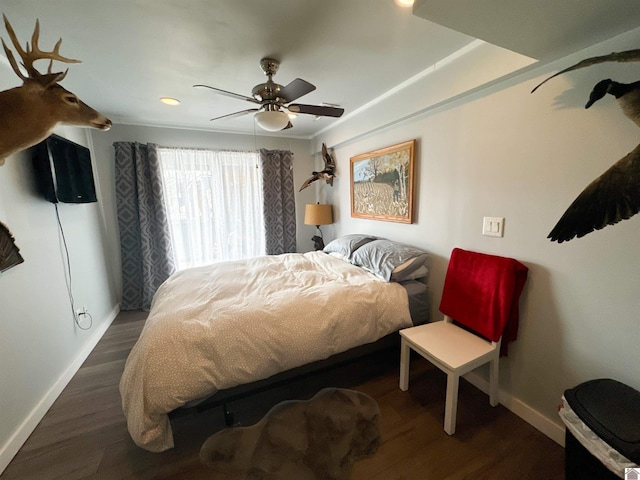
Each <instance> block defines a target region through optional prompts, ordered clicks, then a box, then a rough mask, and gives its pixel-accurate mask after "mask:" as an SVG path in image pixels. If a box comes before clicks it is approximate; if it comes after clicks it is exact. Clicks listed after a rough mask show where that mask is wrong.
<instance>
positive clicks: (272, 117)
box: [254, 110, 289, 132]
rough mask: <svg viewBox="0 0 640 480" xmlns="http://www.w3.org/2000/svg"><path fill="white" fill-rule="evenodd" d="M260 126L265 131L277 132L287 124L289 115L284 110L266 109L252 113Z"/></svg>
mask: <svg viewBox="0 0 640 480" xmlns="http://www.w3.org/2000/svg"><path fill="white" fill-rule="evenodd" d="M254 118H255V121H256V123H257V124H258V126H259V127H260V128H262V129H263V130H266V131H267V132H278V131H280V130H282V129H283V128H284V127H286V126H287V125H288V124H289V116H288V115H287V114H286V113H285V112H280V111H273V110H266V111H263V112H258V113H256V114H255V115H254Z"/></svg>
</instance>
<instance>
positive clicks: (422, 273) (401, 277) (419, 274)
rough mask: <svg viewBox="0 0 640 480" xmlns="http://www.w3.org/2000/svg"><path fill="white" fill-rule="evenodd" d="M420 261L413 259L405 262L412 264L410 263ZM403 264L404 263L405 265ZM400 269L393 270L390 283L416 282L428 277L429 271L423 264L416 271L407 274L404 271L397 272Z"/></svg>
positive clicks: (417, 258)
mask: <svg viewBox="0 0 640 480" xmlns="http://www.w3.org/2000/svg"><path fill="white" fill-rule="evenodd" d="M420 260H421V259H420V258H419V257H413V258H412V259H411V260H407V262H412V261H420ZM407 262H404V263H407ZM404 263H403V264H402V265H400V267H402V266H403V265H404ZM400 267H396V268H394V269H393V272H391V281H392V282H404V281H407V280H418V279H420V278H425V277H427V276H428V275H429V269H428V268H427V267H426V266H425V265H424V264H423V265H420V266H419V267H418V268H417V269H415V270H413V271H409V272H408V273H407V270H406V269H404V268H403V269H401V270H398V269H399V268H400Z"/></svg>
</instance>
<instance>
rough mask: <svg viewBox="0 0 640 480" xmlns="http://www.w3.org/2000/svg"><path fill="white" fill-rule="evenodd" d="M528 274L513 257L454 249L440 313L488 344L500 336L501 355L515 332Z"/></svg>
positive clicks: (513, 337) (505, 352)
mask: <svg viewBox="0 0 640 480" xmlns="http://www.w3.org/2000/svg"><path fill="white" fill-rule="evenodd" d="M528 271H529V269H528V268H527V267H526V266H524V265H523V264H522V263H520V262H518V261H517V260H514V259H513V258H506V257H499V256H496V255H487V254H484V253H477V252H470V251H467V250H462V249H460V248H454V249H453V251H452V252H451V259H450V260H449V268H448V270H447V276H446V277H445V281H444V290H443V292H442V301H441V302H440V311H441V312H442V313H444V314H445V315H448V316H449V317H451V318H452V319H453V320H455V321H456V322H458V323H460V324H462V325H464V326H466V327H468V328H470V329H472V330H474V331H476V332H478V333H479V334H480V335H482V336H483V337H485V338H487V339H489V340H491V341H494V342H496V341H498V340H499V339H500V337H501V336H502V345H501V348H500V354H501V355H503V356H504V355H506V354H507V343H508V342H511V341H513V340H515V339H516V336H517V333H518V319H519V313H518V299H519V298H520V294H521V293H522V288H523V287H524V284H525V282H526V280H527V272H528Z"/></svg>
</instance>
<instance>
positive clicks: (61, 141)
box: [32, 134, 97, 203]
mask: <svg viewBox="0 0 640 480" xmlns="http://www.w3.org/2000/svg"><path fill="white" fill-rule="evenodd" d="M32 159H33V167H34V171H35V179H36V187H37V189H38V192H39V193H40V194H41V195H42V196H43V197H44V198H45V199H46V200H48V201H50V202H52V203H58V202H63V203H90V202H97V198H96V188H95V184H94V181H93V168H92V167H91V152H90V151H89V149H88V148H87V147H83V146H82V145H78V144H77V143H74V142H72V141H71V140H67V139H66V138H62V137H60V136H58V135H55V134H53V135H51V136H50V137H48V138H47V139H46V140H44V141H42V142H41V143H39V144H37V145H36V146H34V147H33V148H32Z"/></svg>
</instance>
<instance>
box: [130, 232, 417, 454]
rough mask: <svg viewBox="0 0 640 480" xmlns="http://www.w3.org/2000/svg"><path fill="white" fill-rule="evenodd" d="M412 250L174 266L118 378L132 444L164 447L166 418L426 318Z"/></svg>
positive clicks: (366, 242) (350, 239) (349, 250)
mask: <svg viewBox="0 0 640 480" xmlns="http://www.w3.org/2000/svg"><path fill="white" fill-rule="evenodd" d="M426 260H427V254H426V252H424V251H423V250H421V249H417V248H414V247H411V246H407V245H403V244H399V243H397V242H391V241H389V240H386V239H379V238H376V237H372V236H368V235H345V236H343V237H340V238H339V239H336V240H334V241H333V242H331V243H329V244H328V245H327V246H326V247H325V249H324V251H317V252H308V253H304V254H302V253H291V254H284V255H274V256H264V257H256V258H252V259H247V260H239V261H233V262H221V263H217V264H213V265H208V266H205V267H198V268H192V269H187V270H182V271H180V272H177V273H176V274H174V275H173V276H171V277H170V278H169V279H168V280H167V281H166V282H165V283H163V284H162V286H161V287H160V288H159V289H158V291H157V292H156V294H155V296H154V299H153V302H152V305H151V309H150V312H149V316H148V318H147V321H146V323H145V326H144V328H143V330H142V333H141V334H140V338H139V339H138V341H137V342H136V344H135V345H134V347H133V349H132V350H131V353H130V354H129V357H128V359H127V362H126V364H125V368H124V372H123V375H122V378H121V381H120V393H121V397H122V405H123V410H124V413H125V416H126V418H127V427H128V429H129V433H130V434H131V437H132V438H133V440H134V441H135V443H136V444H137V445H139V446H140V447H142V448H145V449H147V450H149V451H154V452H159V451H163V450H167V449H169V448H171V447H173V436H172V431H171V424H170V421H169V413H170V412H173V411H175V410H176V409H179V408H181V407H184V406H186V405H193V404H194V403H197V402H200V401H203V399H207V398H211V396H212V395H213V396H214V397H215V395H216V394H221V393H223V392H229V391H233V389H238V388H242V386H244V385H253V384H255V382H258V383H259V382H269V381H270V379H272V378H274V377H277V376H283V375H284V376H286V375H287V374H291V372H298V371H300V372H302V371H306V370H305V367H307V370H308V369H309V368H311V369H313V368H316V366H319V365H322V364H323V362H327V361H331V360H332V359H335V358H342V357H344V356H345V355H346V356H353V355H359V354H365V353H368V352H369V351H371V350H372V349H376V348H378V346H380V348H382V346H384V345H385V342H387V343H388V341H389V340H390V339H392V340H393V339H394V338H395V337H397V334H396V332H397V331H398V330H399V329H401V328H406V327H409V326H411V325H414V324H418V323H423V322H424V321H426V320H427V318H428V300H427V292H426V290H427V289H426V286H425V285H424V283H422V282H419V281H417V280H416V279H418V278H424V277H425V276H426V274H427V273H428V271H427V269H426V266H425V263H426Z"/></svg>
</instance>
